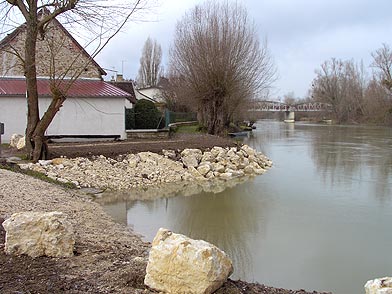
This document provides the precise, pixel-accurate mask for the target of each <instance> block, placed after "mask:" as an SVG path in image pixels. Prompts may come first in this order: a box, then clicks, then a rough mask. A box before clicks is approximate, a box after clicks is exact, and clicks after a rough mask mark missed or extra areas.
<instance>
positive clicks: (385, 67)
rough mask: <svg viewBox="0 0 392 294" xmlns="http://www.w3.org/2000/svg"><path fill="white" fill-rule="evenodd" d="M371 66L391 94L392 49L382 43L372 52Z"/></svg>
mask: <svg viewBox="0 0 392 294" xmlns="http://www.w3.org/2000/svg"><path fill="white" fill-rule="evenodd" d="M372 57H373V64H372V67H373V68H375V69H376V70H377V71H378V78H379V79H380V82H381V84H382V85H383V86H384V87H385V88H386V89H387V90H388V91H389V92H390V93H391V94H392V49H391V48H390V47H389V46H388V45H387V44H383V45H382V47H381V48H379V49H377V50H376V51H375V52H373V53H372Z"/></svg>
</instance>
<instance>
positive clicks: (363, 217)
mask: <svg viewBox="0 0 392 294" xmlns="http://www.w3.org/2000/svg"><path fill="white" fill-rule="evenodd" d="M244 141H245V143H247V144H249V145H251V146H253V147H255V148H256V149H258V150H259V151H263V152H264V153H265V154H266V155H267V156H268V157H270V158H271V159H272V160H273V162H274V167H273V168H272V169H271V170H269V171H268V173H266V174H265V175H262V176H258V177H256V178H254V179H253V180H250V181H247V182H245V183H240V184H238V185H236V186H234V187H231V188H227V189H226V190H224V191H223V192H220V193H212V192H210V193H207V192H202V191H199V190H197V189H195V190H194V192H195V193H197V194H194V195H191V196H189V194H192V193H190V192H183V193H181V192H173V193H172V194H173V195H170V193H171V192H169V193H167V192H166V191H163V190H160V189H156V190H155V191H154V195H156V196H161V195H162V196H166V198H163V199H154V198H155V197H153V198H151V197H150V200H145V201H135V200H132V199H133V196H132V195H129V197H120V198H121V199H122V200H117V201H114V200H112V201H110V200H108V201H107V202H108V203H107V204H105V205H104V206H105V208H106V210H107V211H108V212H109V213H111V214H112V215H113V217H114V218H115V219H116V220H117V221H119V222H122V223H126V224H128V225H129V226H131V227H133V228H134V229H135V230H136V231H138V232H140V233H141V234H143V235H144V236H145V238H146V240H152V238H153V236H154V234H155V232H156V231H157V230H158V228H159V227H166V228H169V229H171V230H173V231H175V232H179V233H182V234H186V235H188V236H190V237H192V238H200V239H204V240H207V241H209V242H212V243H214V244H216V245H217V246H218V247H220V248H222V249H224V250H225V251H226V252H227V253H228V254H229V255H230V256H231V258H232V259H233V261H234V264H235V273H234V278H240V279H245V280H247V281H257V282H260V283H264V284H267V285H270V286H275V287H283V288H291V289H307V290H319V291H332V292H333V293H336V294H359V293H364V290H363V285H364V283H365V282H366V281H367V280H369V279H372V278H375V277H383V276H387V275H389V276H391V275H392V254H391V250H392V129H391V128H379V127H362V126H360V127H358V126H354V127H353V126H331V125H316V124H300V123H296V124H295V125H294V124H284V123H280V122H276V121H262V122H259V123H258V124H257V129H256V130H255V131H254V132H253V135H252V136H250V137H248V138H245V139H244ZM185 194H186V195H188V196H183V195H185ZM167 196H175V197H167ZM108 199H110V197H109V198H108Z"/></svg>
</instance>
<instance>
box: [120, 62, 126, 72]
mask: <svg viewBox="0 0 392 294" xmlns="http://www.w3.org/2000/svg"><path fill="white" fill-rule="evenodd" d="M125 62H127V61H126V60H121V73H122V74H124V63H125Z"/></svg>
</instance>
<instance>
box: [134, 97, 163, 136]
mask: <svg viewBox="0 0 392 294" xmlns="http://www.w3.org/2000/svg"><path fill="white" fill-rule="evenodd" d="M134 111H135V128H136V129H156V128H158V127H159V124H160V120H161V114H160V112H159V111H158V109H157V107H156V106H155V104H154V103H153V102H151V101H149V100H146V99H141V100H138V101H137V102H136V104H135V108H134Z"/></svg>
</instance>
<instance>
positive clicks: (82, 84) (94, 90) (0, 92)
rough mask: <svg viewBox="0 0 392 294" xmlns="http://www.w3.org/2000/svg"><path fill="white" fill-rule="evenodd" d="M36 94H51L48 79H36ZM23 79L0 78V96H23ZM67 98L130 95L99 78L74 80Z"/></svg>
mask: <svg viewBox="0 0 392 294" xmlns="http://www.w3.org/2000/svg"><path fill="white" fill-rule="evenodd" d="M67 83H68V81H67V80H63V81H61V85H60V88H62V89H65V88H66V87H67ZM37 86H38V94H39V96H40V97H48V96H51V91H50V80H49V79H40V80H38V81H37ZM25 95H26V81H25V79H13V78H0V97H1V96H25ZM66 96H67V97H68V98H72V97H74V98H76V97H77V98H87V97H112V98H116V97H124V98H127V99H129V100H130V99H131V95H130V94H129V93H127V92H125V91H123V90H121V89H119V88H117V87H115V86H113V85H111V84H109V83H107V82H105V81H100V80H81V79H80V80H76V81H74V82H73V83H72V85H71V87H70V88H69V90H68V92H67V95H66Z"/></svg>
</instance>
